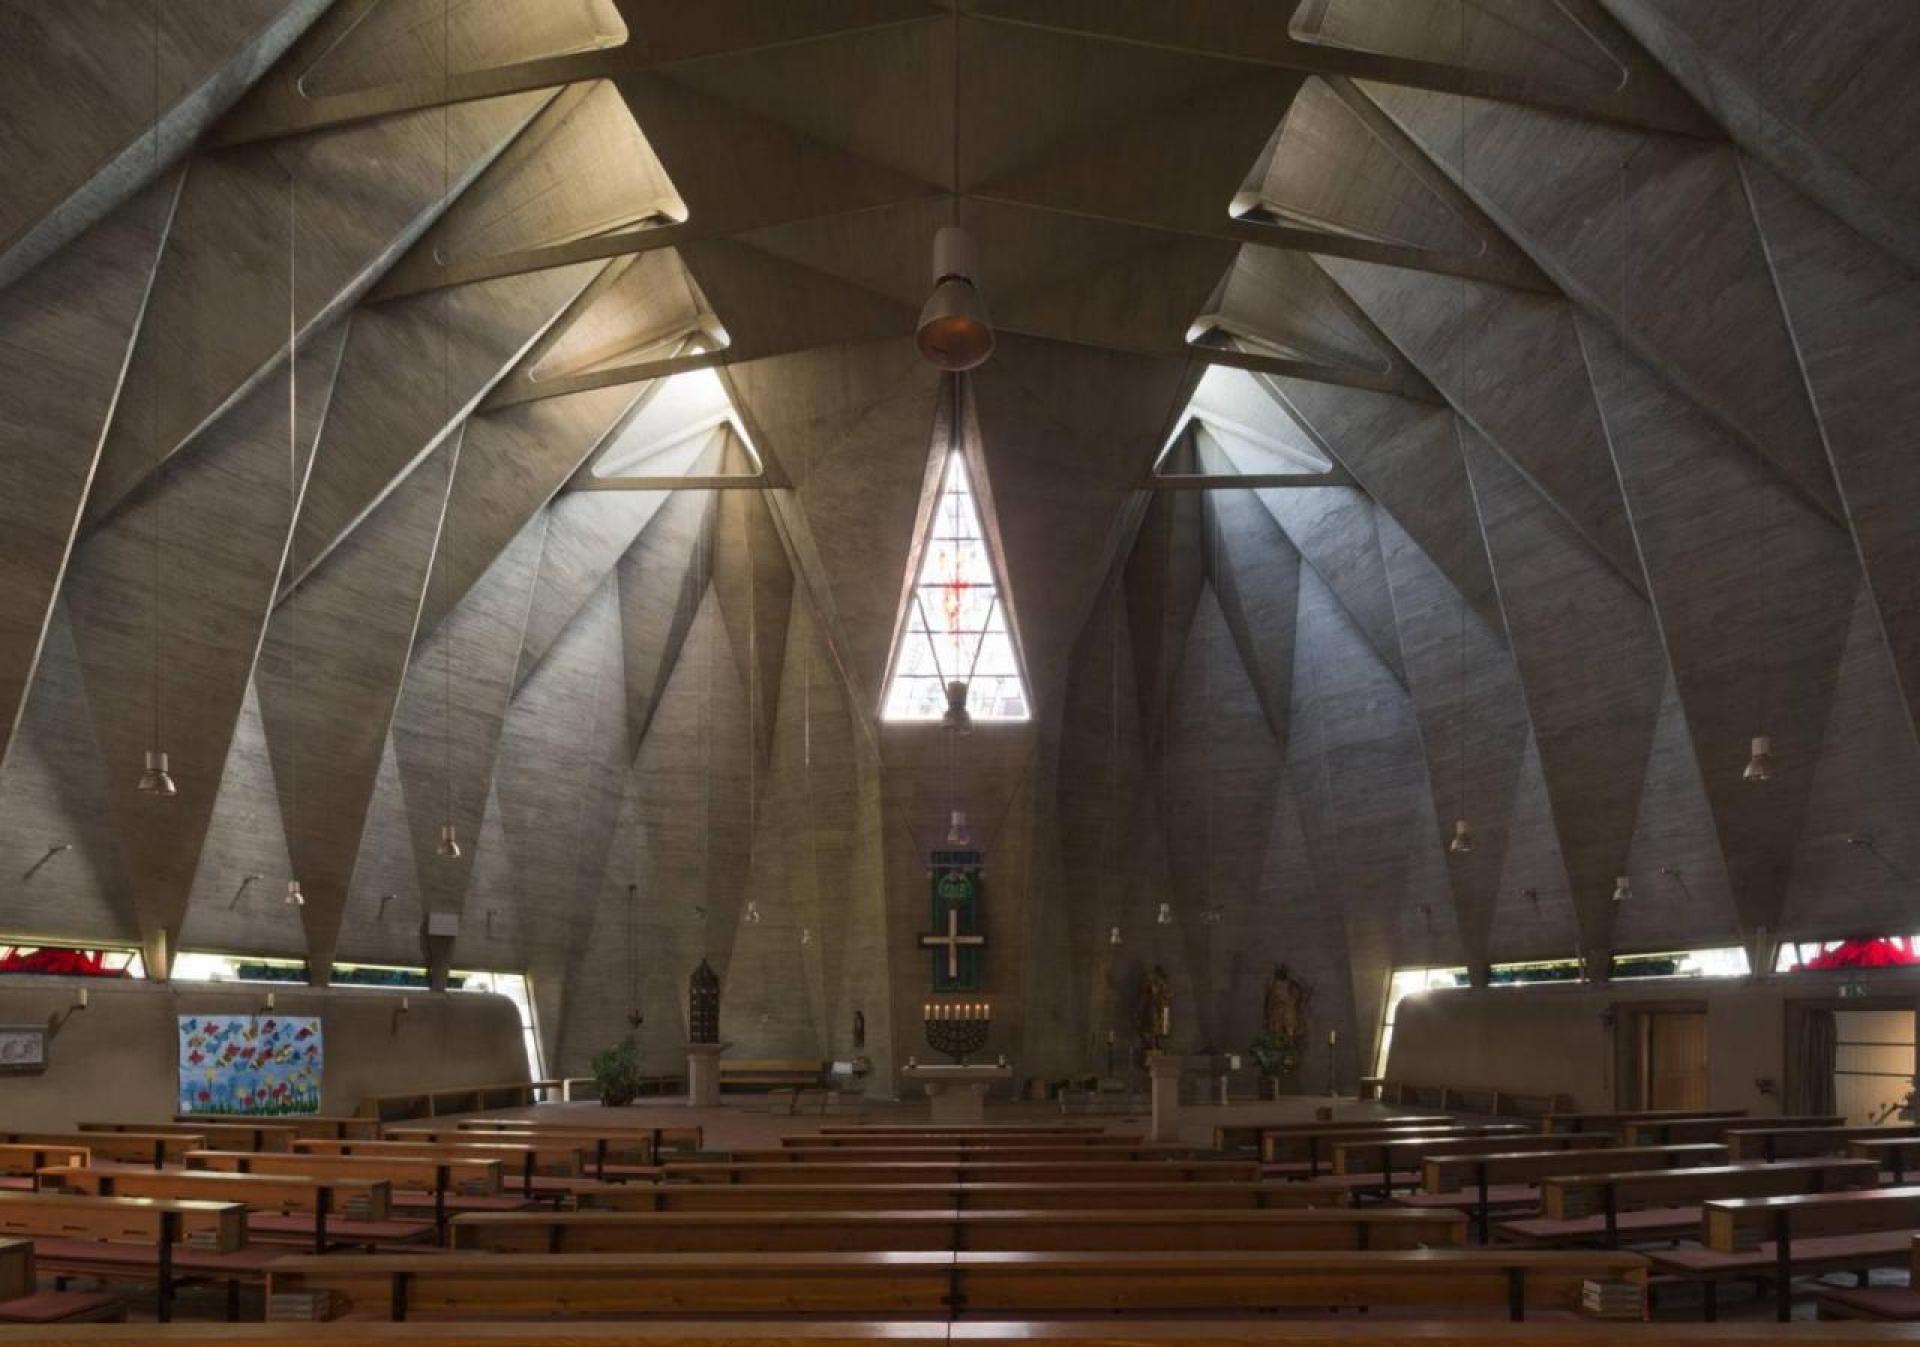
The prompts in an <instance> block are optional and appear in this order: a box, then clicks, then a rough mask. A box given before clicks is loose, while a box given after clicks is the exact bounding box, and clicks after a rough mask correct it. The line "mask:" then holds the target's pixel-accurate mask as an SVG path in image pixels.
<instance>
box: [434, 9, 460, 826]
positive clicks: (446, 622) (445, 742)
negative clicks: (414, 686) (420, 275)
mask: <svg viewBox="0 0 1920 1347" xmlns="http://www.w3.org/2000/svg"><path fill="white" fill-rule="evenodd" d="M450 19H451V14H450V9H449V6H448V4H447V3H446V0H443V2H442V4H441V7H440V88H441V93H442V95H444V94H445V93H446V90H447V81H448V60H449V56H450V50H449V48H450V44H449V41H448V32H449V24H450ZM451 111H452V109H451V105H450V104H449V103H448V102H447V101H445V99H444V97H443V99H442V102H441V104H440V209H441V211H442V213H444V212H445V211H446V210H447V207H448V204H449V202H448V197H449V196H450V195H451V194H452V183H453V175H452V170H451V153H452V151H451V148H450V147H451V145H452V133H451V131H450V130H449V126H450V123H449V121H448V118H449V116H450V115H451ZM452 303H453V287H452V286H442V287H441V289H440V411H441V424H442V425H443V426H445V427H446V430H445V431H444V432H443V433H444V434H446V435H448V436H449V437H450V436H451V435H452V434H453V433H454V432H453V429H452V425H453V372H452V371H453V315H452V313H451V312H450V309H449V306H450V305H451V304H452ZM459 464H460V446H458V445H450V446H449V452H448V454H447V503H446V507H445V509H444V510H442V512H441V515H440V543H439V547H438V548H437V549H436V550H437V551H438V552H439V554H440V629H441V637H442V640H441V655H442V664H443V666H444V667H443V670H442V672H443V674H444V678H445V699H444V702H443V704H442V716H441V730H440V740H441V744H440V749H441V755H442V760H441V783H442V787H443V789H444V790H445V792H446V802H445V803H446V816H445V819H444V821H443V822H442V823H441V824H440V844H439V845H438V846H436V847H435V848H434V854H435V855H437V856H439V857H440V859H441V860H443V861H457V860H459V859H460V829H459V828H458V827H457V826H456V825H455V823H454V821H453V629H454V626H453V605H452V604H451V603H449V602H448V600H449V599H450V598H451V597H452V595H451V590H452V582H453V576H452V574H451V572H450V565H451V559H450V553H449V550H448V549H449V548H450V547H451V545H452V541H453V475H454V472H455V471H456V470H457V469H458V467H459Z"/></svg>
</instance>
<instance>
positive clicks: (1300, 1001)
mask: <svg viewBox="0 0 1920 1347" xmlns="http://www.w3.org/2000/svg"><path fill="white" fill-rule="evenodd" d="M1312 999H1313V991H1312V989H1310V988H1309V987H1308V986H1307V985H1306V984H1305V983H1304V982H1301V981H1300V980H1299V979H1298V978H1296V977H1294V976H1293V974H1292V973H1290V972H1288V971H1287V966H1286V965H1285V964H1283V963H1281V964H1275V965H1274V966H1273V976H1272V977H1270V978H1268V979H1267V996H1266V1002H1265V1004H1264V1006H1263V1007H1262V1015H1261V1022H1262V1023H1263V1024H1264V1025H1265V1026H1266V1030H1267V1032H1268V1033H1270V1034H1272V1035H1274V1036H1275V1037H1276V1038H1280V1039H1292V1040H1294V1041H1296V1042H1297V1041H1299V1040H1301V1039H1304V1038H1305V1037H1306V1033H1307V1002H1309V1001H1311V1000H1312Z"/></svg>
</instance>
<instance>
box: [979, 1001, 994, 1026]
mask: <svg viewBox="0 0 1920 1347" xmlns="http://www.w3.org/2000/svg"><path fill="white" fill-rule="evenodd" d="M980 1009H982V1010H984V1011H986V1012H987V1023H989V1024H991V1023H993V1003H992V1002H988V1003H987V1004H986V1005H984V1006H981V1007H980Z"/></svg>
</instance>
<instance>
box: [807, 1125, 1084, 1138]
mask: <svg viewBox="0 0 1920 1347" xmlns="http://www.w3.org/2000/svg"><path fill="white" fill-rule="evenodd" d="M1106 1130H1107V1129H1106V1128H1104V1127H1102V1126H1101V1125H1100V1124H1099V1123H829V1124H826V1125H823V1126H822V1127H821V1128H820V1135H821V1136H826V1137H832V1136H856V1137H891V1136H943V1137H994V1136H1009V1135H1018V1136H1021V1137H1026V1136H1048V1137H1057V1136H1069V1135H1071V1134H1073V1133H1075V1132H1078V1133H1081V1134H1083V1135H1084V1134H1088V1133H1093V1134H1105V1132H1106Z"/></svg>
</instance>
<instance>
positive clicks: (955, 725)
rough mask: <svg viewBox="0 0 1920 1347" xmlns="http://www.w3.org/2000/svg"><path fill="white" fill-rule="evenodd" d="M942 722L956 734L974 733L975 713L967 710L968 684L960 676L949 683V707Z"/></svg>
mask: <svg viewBox="0 0 1920 1347" xmlns="http://www.w3.org/2000/svg"><path fill="white" fill-rule="evenodd" d="M940 723H941V724H942V725H945V726H946V727H947V728H948V729H950V730H952V731H953V732H954V733H955V734H972V733H973V713H972V712H970V711H968V710H967V685H966V684H965V683H964V682H962V681H961V680H960V679H958V678H956V679H954V680H953V681H952V682H951V683H949V684H947V709H946V712H945V714H943V715H942V716H941V717H940Z"/></svg>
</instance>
